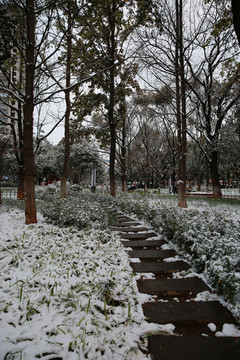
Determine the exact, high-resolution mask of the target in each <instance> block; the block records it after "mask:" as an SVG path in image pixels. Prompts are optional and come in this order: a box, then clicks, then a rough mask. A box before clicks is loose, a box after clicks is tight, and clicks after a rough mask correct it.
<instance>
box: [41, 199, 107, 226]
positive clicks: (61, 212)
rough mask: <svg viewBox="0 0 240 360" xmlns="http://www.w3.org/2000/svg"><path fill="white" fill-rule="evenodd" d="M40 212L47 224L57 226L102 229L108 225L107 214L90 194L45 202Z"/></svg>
mask: <svg viewBox="0 0 240 360" xmlns="http://www.w3.org/2000/svg"><path fill="white" fill-rule="evenodd" d="M41 212H42V214H43V216H44V217H45V219H46V220H47V222H49V223H52V224H55V225H59V226H73V227H76V228H78V229H84V228H99V229H104V228H106V227H107V226H108V223H109V216H108V214H107V213H106V212H105V211H104V210H103V209H102V208H101V206H100V204H99V202H96V199H95V198H94V196H93V195H92V194H90V193H85V194H81V195H80V196H71V197H68V198H65V199H61V200H59V199H58V200H55V201H52V202H45V203H44V204H43V206H42V208H41Z"/></svg>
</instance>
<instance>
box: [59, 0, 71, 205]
mask: <svg viewBox="0 0 240 360" xmlns="http://www.w3.org/2000/svg"><path fill="white" fill-rule="evenodd" d="M71 54H72V9H71V3H70V0H68V31H67V65H66V90H65V102H66V112H65V138H64V142H65V153H64V163H63V172H62V179H61V190H60V199H62V198H64V197H66V196H67V191H66V184H67V179H68V175H69V158H70V129H69V121H70V113H71V100H70V90H69V87H70V84H71V56H72V55H71Z"/></svg>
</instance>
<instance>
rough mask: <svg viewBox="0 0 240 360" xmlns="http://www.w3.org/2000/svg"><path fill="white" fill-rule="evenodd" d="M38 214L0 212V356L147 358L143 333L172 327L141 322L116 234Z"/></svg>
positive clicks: (133, 282)
mask: <svg viewBox="0 0 240 360" xmlns="http://www.w3.org/2000/svg"><path fill="white" fill-rule="evenodd" d="M38 218H39V222H38V224H35V225H30V226H27V225H25V224H24V213H23V212H22V211H21V210H17V209H14V210H12V209H8V208H6V207H4V206H2V207H1V210H0V246H1V253H0V254H1V255H0V284H1V285H0V349H1V353H0V359H1V360H2V359H4V358H5V356H7V354H8V356H12V357H11V358H12V359H20V358H23V359H24V360H32V359H33V358H35V357H40V356H41V357H42V358H44V359H48V358H52V357H53V356H55V357H60V358H62V359H68V360H75V359H79V358H81V359H85V358H88V359H100V358H101V359H106V360H108V359H109V360H110V359H111V360H112V359H117V360H118V359H119V360H120V359H138V360H142V359H148V356H147V355H145V354H144V353H143V352H142V351H141V349H144V347H146V339H145V340H144V337H145V338H146V336H147V334H148V333H155V332H159V331H160V332H163V333H169V334H170V333H172V331H173V326H172V325H171V324H170V325H164V326H163V325H156V324H151V323H148V322H147V321H146V320H145V318H144V315H143V311H142V307H141V304H142V302H143V301H145V300H146V299H147V298H149V297H146V296H144V295H143V294H139V293H138V290H137V285H136V279H135V278H134V276H133V273H132V269H131V267H130V263H129V258H128V256H127V254H126V252H125V251H124V248H123V246H122V245H121V243H120V239H119V237H118V236H117V235H116V234H114V233H111V232H109V231H107V230H105V231H103V230H95V229H93V230H85V231H83V230H82V231H78V230H76V229H73V228H65V229H63V228H59V227H56V226H53V225H47V224H45V222H44V219H43V218H42V217H41V216H40V215H38ZM44 354H45V355H44Z"/></svg>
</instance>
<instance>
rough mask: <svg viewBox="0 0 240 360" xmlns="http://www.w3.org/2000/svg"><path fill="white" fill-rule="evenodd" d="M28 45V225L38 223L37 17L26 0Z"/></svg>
mask: <svg viewBox="0 0 240 360" xmlns="http://www.w3.org/2000/svg"><path fill="white" fill-rule="evenodd" d="M26 15H27V16H26V17H27V29H26V32H27V45H26V83H25V89H26V91H25V102H24V106H23V111H24V121H23V128H24V132H23V139H24V145H23V162H24V199H25V220H26V224H32V223H36V222H37V214H36V202H35V166H34V152H33V108H34V105H33V82H34V68H35V64H34V62H35V59H34V45H35V15H34V0H26Z"/></svg>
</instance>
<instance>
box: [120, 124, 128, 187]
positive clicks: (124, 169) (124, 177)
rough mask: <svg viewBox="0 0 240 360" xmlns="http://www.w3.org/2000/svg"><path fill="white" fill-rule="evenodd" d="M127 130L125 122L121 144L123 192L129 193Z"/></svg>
mask: <svg viewBox="0 0 240 360" xmlns="http://www.w3.org/2000/svg"><path fill="white" fill-rule="evenodd" d="M126 154H127V152H126V129H125V121H124V122H123V126H122V143H121V173H122V174H121V178H122V191H123V192H126V191H127V166H126Z"/></svg>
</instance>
